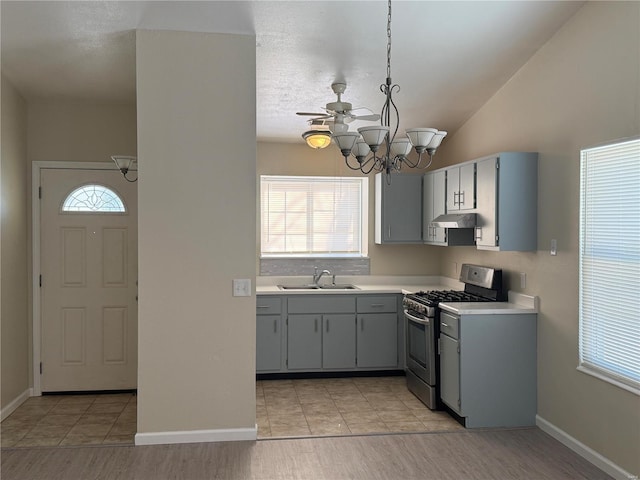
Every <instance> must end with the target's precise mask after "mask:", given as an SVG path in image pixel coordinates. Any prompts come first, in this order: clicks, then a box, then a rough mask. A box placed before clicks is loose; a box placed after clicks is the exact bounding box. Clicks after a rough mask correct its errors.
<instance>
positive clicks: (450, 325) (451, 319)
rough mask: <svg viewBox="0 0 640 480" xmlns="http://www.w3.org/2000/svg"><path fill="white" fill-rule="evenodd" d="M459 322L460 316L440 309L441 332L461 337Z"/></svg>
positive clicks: (453, 336)
mask: <svg viewBox="0 0 640 480" xmlns="http://www.w3.org/2000/svg"><path fill="white" fill-rule="evenodd" d="M459 323H460V318H459V317H456V316H455V315H451V314H449V313H447V312H443V311H440V333H444V334H445V335H449V336H450V337H451V338H456V339H457V338H459V334H458V329H459Z"/></svg>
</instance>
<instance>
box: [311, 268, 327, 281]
mask: <svg viewBox="0 0 640 480" xmlns="http://www.w3.org/2000/svg"><path fill="white" fill-rule="evenodd" d="M323 275H331V272H330V271H329V270H323V271H321V272H320V273H319V274H318V267H314V272H313V283H314V284H316V285H318V282H320V279H321V278H322V276H323Z"/></svg>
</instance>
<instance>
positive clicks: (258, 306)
mask: <svg viewBox="0 0 640 480" xmlns="http://www.w3.org/2000/svg"><path fill="white" fill-rule="evenodd" d="M256 308H269V305H256Z"/></svg>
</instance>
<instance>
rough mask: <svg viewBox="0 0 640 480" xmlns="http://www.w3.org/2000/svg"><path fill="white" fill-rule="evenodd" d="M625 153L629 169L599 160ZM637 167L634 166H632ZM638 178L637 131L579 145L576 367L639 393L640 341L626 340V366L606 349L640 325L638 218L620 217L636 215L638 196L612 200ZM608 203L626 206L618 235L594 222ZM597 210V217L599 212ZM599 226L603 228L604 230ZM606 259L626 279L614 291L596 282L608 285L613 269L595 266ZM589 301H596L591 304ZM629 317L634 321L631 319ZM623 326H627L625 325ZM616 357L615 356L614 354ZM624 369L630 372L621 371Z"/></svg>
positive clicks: (602, 215)
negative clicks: (620, 169)
mask: <svg viewBox="0 0 640 480" xmlns="http://www.w3.org/2000/svg"><path fill="white" fill-rule="evenodd" d="M627 148H628V149H629V153H628V154H626V149H627ZM636 149H637V151H636ZM607 150H609V152H608V153H607V152H606V151H607ZM603 153H605V154H606V156H605V155H603ZM625 155H626V157H625ZM625 158H628V159H629V163H630V165H629V166H628V172H631V173H627V175H625V173H624V172H618V171H614V172H613V173H611V172H612V170H611V169H610V168H607V167H606V166H605V167H603V165H606V164H605V163H603V162H605V161H608V162H611V163H612V164H613V163H614V162H625ZM598 161H600V162H601V163H600V165H596V162H598ZM636 168H638V170H635V169H636ZM589 169H591V170H593V169H598V173H599V175H596V173H593V172H590V171H589ZM594 176H595V179H596V180H595V181H594ZM621 179H625V180H628V181H629V185H627V186H626V188H627V189H625V184H621V183H620V182H621ZM638 179H640V136H639V137H632V138H627V139H622V140H617V141H613V142H607V143H604V144H601V145H597V146H594V147H589V148H584V149H581V150H580V199H579V201H580V204H579V207H580V218H579V231H578V235H579V251H578V266H579V270H580V271H579V285H578V288H579V309H578V323H579V337H578V341H579V345H578V367H577V369H578V371H580V372H583V373H585V374H588V375H591V376H594V377H596V378H599V379H600V380H603V381H605V382H607V383H610V384H612V385H615V386H617V387H619V388H622V389H624V390H627V391H629V392H631V393H634V394H636V395H639V396H640V376H638V370H639V369H640V347H634V346H633V339H632V340H631V342H630V346H625V347H624V349H625V354H626V355H629V357H628V359H629V360H630V361H629V363H630V366H629V365H626V360H627V358H624V362H623V363H621V362H620V361H618V362H615V361H613V360H612V357H613V355H612V354H611V353H608V352H611V351H613V350H617V352H616V354H617V353H618V352H619V351H620V350H621V348H620V347H621V345H623V343H624V342H620V340H624V337H625V336H628V337H633V335H634V333H633V332H634V331H635V330H637V329H640V299H638V296H637V290H638V288H640V281H638V280H637V277H636V276H637V275H638V272H640V251H636V250H637V245H638V243H640V242H637V238H636V237H637V236H638V235H640V220H639V221H637V222H636V223H633V222H629V221H628V220H626V221H624V223H623V220H624V219H625V218H628V217H633V216H634V215H633V211H634V209H637V210H639V211H640V200H637V199H636V198H635V196H633V195H632V196H631V197H630V200H629V196H628V195H625V196H624V197H623V198H624V199H625V201H628V202H629V205H627V204H625V207H626V208H622V207H621V206H620V203H616V200H617V198H616V196H619V195H620V193H621V192H622V193H626V192H629V191H631V192H636V193H637V192H638V191H640V188H638V189H635V188H634V186H635V181H638ZM614 182H615V184H614ZM603 187H604V188H603ZM639 187H640V185H639ZM600 189H603V190H604V191H605V193H604V194H603V193H602V192H601V191H600ZM594 190H595V193H594ZM598 193H600V196H598ZM589 201H590V202H589ZM610 202H611V203H610ZM610 204H611V205H615V207H614V208H612V207H609V205H610ZM608 208H610V209H611V212H614V211H615V210H619V211H622V210H627V211H625V212H624V214H626V217H625V216H624V215H621V218H620V219H615V220H616V221H615V222H614V223H613V224H612V226H613V227H614V228H615V227H618V229H619V230H618V231H617V234H616V235H612V234H611V233H610V229H611V226H609V227H608V229H606V230H605V228H603V227H605V225H604V224H603V223H604V222H603V223H600V224H599V223H598V220H600V221H602V220H601V218H607V219H608V218H609V216H612V215H610V212H609V210H608ZM596 209H597V211H596ZM628 210H631V212H632V213H631V215H629V211H628ZM616 213H619V212H616ZM598 216H600V218H597V217H598ZM639 218H640V216H639ZM622 225H624V226H625V229H624V230H623V232H622V233H621V232H620V230H622V228H621V227H622ZM599 227H600V228H599ZM602 232H605V234H603V233H602ZM607 236H608V237H611V240H609V239H608V238H606V239H605V238H604V237H607ZM625 240H626V243H625ZM629 240H631V241H629ZM634 240H635V242H634ZM626 245H630V246H626ZM633 245H636V247H635V248H634V246H633ZM603 247H604V248H603ZM603 255H604V256H603ZM605 257H606V258H605ZM604 261H607V262H608V263H612V264H613V263H616V262H617V264H618V269H617V271H616V272H614V273H615V274H616V282H620V283H624V286H626V287H627V288H624V286H623V288H618V289H617V290H614V293H613V294H611V293H609V292H608V291H606V288H607V287H604V288H602V287H600V288H598V287H599V285H598V281H600V282H606V283H607V285H610V284H611V283H612V280H611V279H610V277H609V275H608V273H611V270H610V265H608V266H606V267H605V268H604V272H605V273H602V274H601V275H600V276H598V270H599V269H600V268H602V265H603V262H604ZM634 272H635V275H634ZM629 283H630V284H629ZM636 284H637V285H636ZM599 295H600V296H599ZM624 302H627V303H624ZM629 302H630V303H629ZM591 305H596V306H595V307H592V306H591ZM621 306H624V308H621ZM634 310H635V313H636V314H635V315H634V314H633V313H632V314H631V315H627V316H626V317H622V316H623V315H624V312H625V311H631V312H633V311H634ZM615 313H618V314H619V315H618V317H621V318H630V319H631V320H630V321H629V320H627V324H625V323H624V319H622V320H620V319H618V318H617V317H616V316H615ZM603 318H604V320H603ZM633 321H635V322H636V323H633ZM625 327H627V328H626V329H625ZM628 327H630V328H628ZM604 331H607V333H608V335H607V336H605V335H604V333H603V332H604ZM617 332H623V333H617ZM639 337H640V336H639ZM636 340H637V339H636ZM620 357H624V355H621V356H620ZM615 358H618V357H617V356H616V357H615ZM625 370H626V371H627V372H628V373H626V374H625Z"/></svg>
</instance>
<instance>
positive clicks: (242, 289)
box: [233, 278, 251, 297]
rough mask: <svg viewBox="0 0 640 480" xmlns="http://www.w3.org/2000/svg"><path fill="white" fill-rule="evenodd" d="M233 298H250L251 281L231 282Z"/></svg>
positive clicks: (242, 279) (238, 279)
mask: <svg viewBox="0 0 640 480" xmlns="http://www.w3.org/2000/svg"><path fill="white" fill-rule="evenodd" d="M233 296H234V297H250V296H251V280H249V279H248V278H236V279H234V280H233Z"/></svg>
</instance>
